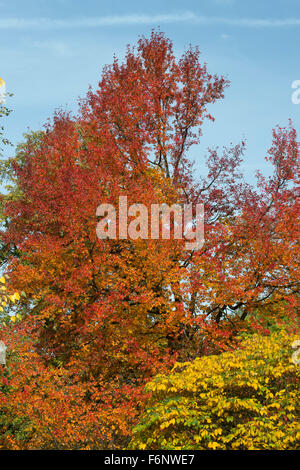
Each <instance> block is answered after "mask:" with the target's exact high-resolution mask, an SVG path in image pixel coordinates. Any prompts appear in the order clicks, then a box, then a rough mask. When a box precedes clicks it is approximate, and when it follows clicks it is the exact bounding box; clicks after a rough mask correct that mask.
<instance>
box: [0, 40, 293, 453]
mask: <svg viewBox="0 0 300 470" xmlns="http://www.w3.org/2000/svg"><path fill="white" fill-rule="evenodd" d="M227 86H228V82H227V81H226V80H225V79H224V78H222V77H217V76H215V75H211V74H209V73H208V71H207V67H206V64H204V63H202V62H201V60H200V52H199V50H198V48H192V47H190V48H189V49H188V50H187V51H186V52H185V53H184V54H183V55H182V57H181V58H180V59H179V60H178V59H176V57H175V56H174V53H173V47H172V42H171V41H170V40H169V39H167V38H166V37H165V36H164V35H163V34H162V33H160V32H153V33H152V35H151V37H150V38H149V39H148V38H144V37H142V38H141V39H140V40H139V41H138V44H137V46H136V47H133V48H130V47H128V50H127V54H126V57H125V59H124V61H123V62H120V61H118V60H117V59H115V60H114V62H113V64H112V65H111V66H107V67H105V68H104V70H103V74H102V78H101V80H100V82H99V86H98V88H97V90H96V91H92V90H90V91H89V92H88V94H87V96H86V98H85V99H83V100H82V101H81V103H80V111H79V113H78V115H77V116H72V115H71V114H66V113H62V112H58V113H56V114H55V115H54V117H53V120H52V121H51V122H49V123H48V124H47V125H46V126H45V129H44V130H43V132H39V133H33V134H30V135H28V136H27V138H26V142H25V143H24V144H22V145H21V146H20V147H19V148H18V151H17V154H16V156H15V158H13V159H10V160H9V162H6V163H5V167H4V169H5V170H4V171H5V175H7V174H8V173H9V172H11V178H12V181H11V187H10V189H9V194H8V195H3V197H2V204H3V207H4V211H3V220H4V221H5V226H4V228H3V231H2V234H1V240H2V244H3V250H2V251H3V253H4V255H3V257H2V259H3V263H4V265H5V269H6V272H7V274H8V275H9V276H10V277H9V284H10V285H11V286H12V287H11V288H13V289H15V290H17V291H18V292H22V291H24V292H26V298H23V299H22V301H21V302H20V304H19V307H20V309H21V310H22V317H23V319H22V321H21V325H20V326H19V327H18V328H20V329H21V328H22V327H23V326H22V325H24V328H25V325H27V323H26V322H29V324H30V328H29V327H27V326H26V328H29V329H27V330H26V331H27V335H28V338H29V339H28V341H30V348H29V349H28V351H34V355H35V357H34V361H33V362H34V363H35V361H36V362H37V364H38V368H41V370H42V371H43V372H42V373H41V374H39V375H40V376H41V377H42V376H44V374H46V376H47V377H49V381H48V384H49V387H50V388H51V387H52V385H50V384H54V383H55V380H56V379H55V380H54V379H53V380H52V379H51V377H52V375H51V374H54V375H55V374H59V368H60V367H61V368H62V370H63V372H62V376H63V379H61V378H58V379H57V380H58V382H57V383H58V384H60V385H59V386H57V388H55V391H53V396H55V397H56V396H57V397H58V396H59V395H56V393H59V392H58V391H59V389H60V386H61V387H62V389H63V390H64V392H63V393H66V395H68V392H67V387H68V386H70V383H71V384H72V387H73V385H74V388H72V390H74V393H75V390H76V393H77V391H78V388H76V387H82V390H84V392H83V393H82V395H81V400H82V407H83V408H82V409H83V410H87V412H86V414H87V416H90V413H91V416H93V414H94V416H96V418H95V423H99V419H100V416H101V413H102V411H103V410H104V409H105V407H108V408H107V410H108V409H109V410H111V409H115V410H122V411H123V415H122V413H121V412H120V414H119V416H121V415H122V416H123V421H122V419H120V420H119V419H118V420H117V423H118V424H117V425H114V426H116V429H115V435H114V436H113V437H111V435H110V434H109V431H108V429H112V428H110V425H111V426H113V423H114V421H116V419H115V414H114V413H113V412H110V411H109V412H107V415H106V416H107V422H106V424H105V426H104V425H103V428H102V434H101V437H99V435H98V434H97V432H96V431H95V434H94V435H93V436H94V437H93V438H92V437H91V438H90V441H92V440H93V439H94V441H95V442H96V441H97V448H104V447H105V446H107V445H109V446H111V447H113V448H118V447H122V446H123V447H124V445H125V444H124V443H126V442H127V441H126V439H129V436H128V434H127V435H126V432H127V433H128V429H130V426H131V424H132V423H133V422H134V420H135V419H136V417H137V416H138V414H139V413H140V411H141V410H142V408H143V402H144V396H145V395H144V392H143V387H144V384H145V382H146V381H147V380H148V379H149V378H151V377H153V376H154V375H155V374H157V372H161V373H164V372H168V371H169V370H170V368H171V367H172V365H173V364H174V362H175V361H176V360H180V361H182V360H187V359H193V358H194V357H196V356H202V355H206V354H211V353H220V352H221V351H223V350H224V349H228V348H232V347H233V346H234V345H235V344H237V341H238V339H237V338H238V333H239V332H240V331H241V330H242V329H249V328H251V324H250V323H249V321H248V319H249V317H252V318H253V319H257V318H259V317H260V316H262V317H263V316H268V315H269V316H270V317H274V316H277V317H279V316H280V315H287V314H288V315H289V316H291V317H292V316H294V317H296V315H297V295H298V284H297V282H298V281H297V279H299V271H298V269H299V264H298V263H297V259H296V256H295V252H297V235H298V232H297V202H296V200H295V197H294V196H295V188H296V185H297V182H298V180H297V178H298V176H297V170H296V168H297V167H299V143H298V142H297V136H296V132H295V130H294V129H293V128H292V126H290V127H289V128H288V129H277V130H275V131H274V135H273V144H272V147H271V149H270V153H269V158H270V160H271V163H272V164H273V166H274V175H273V176H272V177H270V179H269V180H265V179H264V178H263V177H262V176H259V178H258V187H257V188H256V189H255V188H252V187H250V186H249V185H248V184H247V183H245V181H244V180H243V176H242V174H241V171H240V163H241V161H242V157H243V153H244V149H245V144H244V142H242V143H240V144H237V145H232V146H230V147H225V148H224V149H223V150H222V151H221V152H220V151H219V150H218V149H209V150H208V157H207V176H203V177H202V178H200V179H199V180H196V179H195V177H194V173H193V167H192V162H191V161H190V159H189V149H190V148H191V146H192V145H195V144H197V143H199V142H200V138H201V129H202V124H203V122H204V120H205V119H213V117H212V115H211V114H210V109H209V108H210V105H211V104H213V103H214V102H215V101H216V100H218V99H221V98H223V95H224V90H225V89H226V87H227ZM120 196H127V198H128V206H130V205H131V204H133V203H142V204H144V206H145V207H146V208H147V209H148V213H149V212H150V211H149V209H150V205H151V204H153V203H159V204H161V203H167V204H169V205H172V204H174V203H177V204H180V205H181V206H182V205H184V204H187V203H190V204H194V205H196V204H198V203H204V205H205V244H204V246H203V247H202V248H201V249H200V250H198V251H196V250H194V251H187V250H186V249H185V240H176V239H173V238H172V237H171V239H170V240H161V239H149V240H147V239H143V238H137V239H136V240H132V239H126V238H125V239H124V237H122V236H121V235H120V233H118V234H117V237H116V239H113V240H109V239H101V240H100V239H98V238H97V236H96V225H97V222H98V219H97V217H96V209H97V207H98V206H99V204H101V203H108V204H112V205H113V206H114V207H118V203H119V197H120ZM118 216H119V215H118ZM129 219H130V218H129ZM172 223H173V222H171V225H172ZM171 228H172V230H173V229H174V225H173V227H171ZM245 320H247V322H246V321H245ZM23 322H24V324H23ZM29 332H30V333H29ZM17 337H18V336H17ZM17 337H16V338H17ZM16 342H17V339H16ZM22 354H25V351H24V353H21V355H22ZM18 370H21V369H19V365H17V362H15V372H14V374H13V377H12V379H11V380H12V383H13V382H14V381H16V384H17V385H16V387H15V388H16V390H18V393H17V394H16V396H18V400H17V401H18V402H20V403H22V406H23V405H24V402H22V388H23V382H22V380H25V379H24V377H23V375H22V373H21V372H20V373H19V374H18V375H16V374H17V372H16V371H18ZM23 373H24V371H23ZM34 374H35V373H34V372H33V374H32V376H34ZM47 374H48V375H47ZM70 377H71V379H70ZM39 380H40V379H39ZM70 380H71V381H70ZM29 381H30V380H29ZM30 383H31V385H30V386H32V387H33V388H34V390H35V385H34V382H33V381H30ZM46 383H47V381H45V383H44V384H43V385H40V386H41V387H42V388H43V387H44V388H45V389H46ZM68 384H69V385H68ZM79 384H81V385H80V386H79ZM65 387H66V388H65ZM70 387H71V386H70ZM90 389H93V393H92V394H90V393H89V392H88V390H90ZM7 393H8V394H7V395H6V396H7V397H9V396H10V395H9V391H8V392H7ZM76 393H75V396H76V397H77V398H78V396H77V395H76ZM46 396H47V393H46V392H45V397H46ZM68 396H69V395H68ZM91 397H92V398H91ZM71 398H72V397H69V399H70V400H71ZM77 398H76V399H77ZM34 399H35V398H34V396H33V400H34ZM69 399H68V400H69ZM54 402H55V400H54V401H53V403H54ZM75 402H76V400H75V398H74V401H73V402H72V403H75ZM49 403H50V402H49ZM49 403H48V402H47V401H46V403H45V406H47V410H48V411H45V413H46V414H49V413H50V410H51V409H53V410H54V409H56V408H55V406H56V405H55V406H54V405H53V403H52V405H51V406H50V404H49ZM55 403H56V402H55ZM57 403H59V399H58V401H57ZM68 403H69V404H68V407H69V410H70V416H74V414H75V413H76V412H77V411H76V410H77V408H76V407H74V408H73V405H71V403H70V402H68ZM108 403H113V408H109V405H108ZM22 406H21V407H20V408H19V410H20V414H22V412H24V410H25V408H23V407H22ZM35 406H36V405H35ZM35 406H33V407H32V410H35ZM125 408H126V409H127V410H128V412H127V413H124V409H125ZM72 410H73V411H72ZM35 413H36V412H32V415H31V420H30V422H36V421H35V420H36V419H37V418H36V414H35ZM39 413H42V410H39ZM42 415H43V413H42ZM57 416H58V415H57V414H53V420H52V421H51V422H52V425H53V428H52V429H58V428H59V426H58V423H57V422H55V417H57ZM70 416H67V417H66V420H68V419H70V420H72V419H73V420H74V418H72V417H70ZM109 419H110V420H111V421H109ZM126 420H127V421H126ZM66 422H67V421H66ZM75 422H76V423H77V424H78V426H80V425H79V422H78V420H77V421H76V419H75ZM129 422H130V423H129ZM109 423H110V424H109ZM52 425H51V426H52ZM40 426H41V425H40V424H39V427H40ZM66 429H67V427H66ZM75 429H77V430H78V429H79V428H78V427H77V428H76V426H75V428H74V433H75V432H77V431H75ZM91 429H92V427H91ZM125 430H127V431H125ZM43 432H44V431H43ZM45 432H47V431H46V430H45ZM78 432H79V431H78ZM110 432H111V431H110ZM79 433H80V432H79ZM43 435H44V434H43ZM58 437H59V435H57V434H55V440H56V442H62V440H63V439H62V438H61V440H59V439H58ZM80 439H81V438H78V440H77V441H76V444H74V442H73V443H72V444H71V440H70V441H68V442H69V444H70V446H73V445H76V446H78V447H80V448H83V447H84V448H85V447H87V446H88V445H90V444H87V443H85V442H83V441H82V440H80ZM49 442H50V441H49ZM53 442H54V441H51V444H49V445H50V447H51V448H52V447H53V446H54V445H55V444H54V443H53ZM14 445H19V444H14ZM26 445H27V444H26ZM34 445H36V446H40V445H42V444H41V443H37V442H35V443H34V439H33V440H31V439H29V441H28V446H29V447H30V446H34ZM59 445H61V444H59Z"/></svg>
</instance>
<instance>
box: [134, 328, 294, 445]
mask: <svg viewBox="0 0 300 470" xmlns="http://www.w3.org/2000/svg"><path fill="white" fill-rule="evenodd" d="M295 339H296V338H291V337H290V336H289V335H288V334H287V333H286V332H285V331H281V332H276V333H273V334H271V335H270V336H261V335H257V334H256V335H253V336H251V337H249V338H247V339H246V340H244V341H243V342H242V343H241V346H240V348H239V349H237V350H236V351H233V352H226V353H223V354H221V355H218V356H216V355H214V356H206V357H200V358H197V359H196V360H195V361H193V362H191V363H181V364H179V363H178V364H176V365H175V366H174V368H173V370H172V371H171V373H170V375H169V376H162V375H158V376H156V377H155V378H154V380H152V381H151V382H150V383H148V385H147V391H148V392H150V399H149V403H148V407H147V410H146V413H145V414H144V416H143V417H142V420H141V422H140V423H139V425H138V426H136V427H135V429H134V438H133V440H132V442H131V444H130V447H131V448H133V449H140V448H148V449H174V448H175V447H176V449H223V450H226V449H233V450H243V449H244V450H245V449H252V450H255V449H256V450H262V449H280V450H287V449H297V448H299V443H300V441H299V436H300V424H299V411H300V409H299V403H300V392H299V366H297V365H295V364H293V363H292V361H291V354H292V352H293V349H292V342H293V340H295Z"/></svg>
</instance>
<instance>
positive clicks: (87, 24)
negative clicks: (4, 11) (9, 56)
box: [0, 11, 300, 30]
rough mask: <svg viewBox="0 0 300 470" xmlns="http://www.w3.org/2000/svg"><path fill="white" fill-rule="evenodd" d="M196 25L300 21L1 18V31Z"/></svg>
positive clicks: (296, 21) (187, 16)
mask: <svg viewBox="0 0 300 470" xmlns="http://www.w3.org/2000/svg"><path fill="white" fill-rule="evenodd" d="M165 23H192V24H201V25H213V24H219V25H223V26H224V25H226V26H236V27H243V28H282V27H293V26H300V18H282V19H275V18H230V17H219V16H201V15H196V14H195V13H193V12H191V11H186V12H183V13H170V14H158V15H143V14H136V15H135V14H133V15H112V16H99V17H85V18H84V17H83V18H67V19H54V18H32V19H27V18H26V19H25V18H1V19H0V29H10V30H11V29H13V30H18V29H20V30H23V29H67V28H69V29H71V28H98V27H105V26H130V25H140V24H149V25H155V24H165Z"/></svg>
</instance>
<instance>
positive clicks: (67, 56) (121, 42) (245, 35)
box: [0, 0, 300, 180]
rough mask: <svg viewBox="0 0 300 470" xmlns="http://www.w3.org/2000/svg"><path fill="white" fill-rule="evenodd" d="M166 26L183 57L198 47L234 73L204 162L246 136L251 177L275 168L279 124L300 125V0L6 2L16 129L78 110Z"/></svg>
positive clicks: (11, 133) (0, 18)
mask: <svg viewBox="0 0 300 470" xmlns="http://www.w3.org/2000/svg"><path fill="white" fill-rule="evenodd" d="M156 26H160V29H161V30H162V31H164V32H165V33H166V35H167V36H169V37H170V38H171V39H172V40H173V42H174V49H175V53H176V55H178V56H179V55H180V54H181V53H182V52H183V50H184V49H185V48H186V47H187V46H188V45H189V44H190V43H191V44H193V45H198V46H199V47H200V50H201V52H202V58H203V61H206V62H207V65H208V70H209V71H210V72H212V73H218V74H222V75H224V76H225V77H227V78H228V79H229V80H230V81H231V86H230V88H229V89H227V91H226V96H225V99H224V100H222V101H220V102H219V103H217V104H215V105H212V106H211V108H210V111H211V113H212V114H213V115H214V116H215V118H216V120H215V122H214V123H207V124H206V125H205V126H204V129H203V133H204V135H203V138H202V142H201V144H200V146H199V147H198V148H196V149H194V151H193V153H192V157H193V158H194V159H195V161H196V170H197V171H198V172H200V171H202V170H203V163H202V162H203V157H204V156H205V152H206V148H207V147H208V146H216V145H218V146H221V147H222V146H223V145H228V144H229V143H230V142H233V143H237V142H239V141H241V140H242V139H244V138H246V141H247V152H246V155H245V164H244V169H245V173H246V175H247V178H248V179H250V180H252V178H253V175H254V172H255V170H256V169H261V170H262V171H263V172H264V173H268V172H269V167H268V166H267V164H266V163H265V161H264V157H265V154H266V150H267V148H268V147H269V146H270V143H271V131H272V128H273V127H275V126H276V125H277V124H279V125H282V126H284V125H287V124H288V119H289V118H291V119H292V120H293V123H294V125H295V127H296V128H297V129H298V131H300V104H299V105H295V104H293V103H292V100H291V96H292V93H293V91H294V90H293V89H292V88H291V85H292V82H293V81H294V80H300V59H299V44H300V41H299V39H300V2H299V0H284V1H283V0H282V1H281V0H277V1H274V0H273V1H272V0H269V1H268V0H265V1H259V0H252V1H251V2H246V1H242V0H197V1H196V0H186V1H184V2H183V1H180V2H179V1H178V0H172V1H169V0H166V1H161V0H160V1H157V0H152V1H147V2H143V1H130V0H129V1H126V2H125V1H117V0H113V1H110V2H108V1H102V0H100V1H96V0H85V1H79V0H36V1H32V0H27V1H24V0H0V77H2V78H4V79H5V81H6V85H7V90H8V91H10V92H12V93H14V97H13V98H10V99H9V100H8V103H7V104H8V106H9V107H10V108H12V109H13V114H12V115H11V116H10V117H9V119H7V121H6V123H5V126H6V131H7V134H8V137H9V138H10V139H11V140H12V141H13V143H17V142H19V141H21V140H22V134H23V132H26V131H27V130H28V129H32V130H36V129H40V128H41V127H42V125H43V123H45V121H46V120H47V118H48V117H51V115H52V114H53V111H54V110H55V109H57V108H59V107H62V108H63V109H71V110H76V107H77V100H78V97H79V96H84V95H85V93H86V91H87V89H88V86H89V85H92V87H93V88H94V87H96V85H97V83H98V81H99V79H100V76H101V70H102V67H103V65H105V64H107V63H111V61H112V59H113V55H114V54H116V55H117V56H118V57H120V58H121V57H122V56H123V55H124V53H125V49H126V44H128V43H130V44H134V43H135V42H136V40H137V39H138V37H139V36H140V35H142V34H144V35H149V34H150V32H151V29H153V28H154V27H156ZM11 152H12V150H10V151H8V150H6V154H10V153H11Z"/></svg>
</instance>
